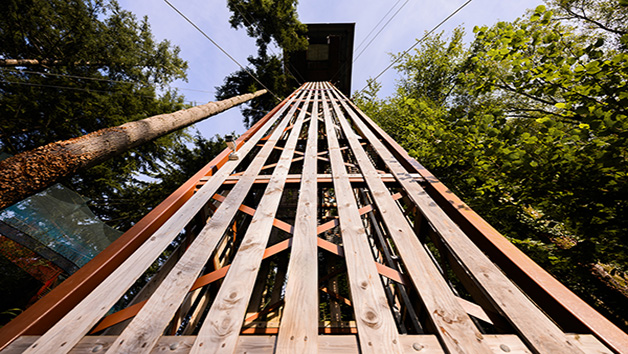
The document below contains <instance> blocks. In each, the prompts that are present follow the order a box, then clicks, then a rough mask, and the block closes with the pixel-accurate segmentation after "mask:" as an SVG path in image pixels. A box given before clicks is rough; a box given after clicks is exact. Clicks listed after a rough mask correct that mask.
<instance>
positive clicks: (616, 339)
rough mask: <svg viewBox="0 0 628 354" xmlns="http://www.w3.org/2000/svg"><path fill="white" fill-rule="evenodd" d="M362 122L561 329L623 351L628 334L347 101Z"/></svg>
mask: <svg viewBox="0 0 628 354" xmlns="http://www.w3.org/2000/svg"><path fill="white" fill-rule="evenodd" d="M349 103H350V104H351V105H352V106H353V108H354V109H355V111H356V112H357V113H358V115H359V116H360V117H361V118H362V120H363V122H364V123H365V124H366V125H367V126H369V127H370V128H371V129H372V131H373V132H374V133H375V134H376V135H377V136H378V138H380V139H381V140H382V141H383V143H384V144H385V145H386V146H387V147H388V149H389V150H390V151H391V152H392V153H393V154H394V155H395V156H396V157H397V158H398V159H399V161H400V162H401V163H403V164H404V166H406V168H408V171H409V172H410V173H414V172H417V173H419V174H420V175H421V176H422V177H423V178H424V179H425V191H426V192H427V193H428V194H429V195H430V197H432V199H434V201H435V202H436V203H437V204H438V205H439V206H440V207H441V208H442V209H443V210H444V211H445V212H446V213H447V215H448V216H449V217H451V218H452V220H454V221H455V222H456V223H457V224H458V225H459V226H460V228H461V229H462V230H463V231H464V232H465V234H467V235H468V236H469V237H470V238H471V240H473V242H474V243H475V244H477V245H478V247H480V249H482V251H483V252H484V253H486V254H487V255H488V256H489V257H490V259H491V260H492V261H493V262H495V263H496V264H497V265H498V266H499V267H500V268H501V269H502V270H503V271H504V272H505V273H506V274H507V275H508V277H509V278H510V279H511V280H512V281H514V282H515V283H516V284H517V285H518V286H519V287H521V288H522V289H523V290H524V291H525V292H526V294H527V295H528V296H530V298H531V299H532V300H533V301H534V302H535V303H536V304H538V305H539V306H540V307H541V308H542V309H543V311H545V312H546V313H547V314H549V315H550V317H552V319H553V320H554V321H556V322H557V323H558V324H559V325H560V326H561V327H562V328H563V330H564V331H565V332H576V333H578V332H579V333H592V334H594V335H595V336H596V337H597V338H598V339H600V340H601V341H602V342H604V343H605V344H606V345H607V346H608V347H609V348H611V349H613V350H614V351H616V352H618V353H625V352H626V350H627V349H626V348H628V334H626V333H625V332H623V331H622V330H621V329H619V328H618V327H617V326H615V325H614V324H613V323H612V322H611V321H609V320H608V319H606V318H605V317H604V316H602V315H601V314H600V313H599V312H597V311H596V310H595V309H593V308H592V307H591V306H590V305H589V304H587V303H586V302H584V301H583V300H582V299H580V298H579V297H578V296H577V295H576V294H574V293H573V292H572V291H571V290H569V289H568V288H567V287H565V286H564V285H563V284H562V283H561V282H559V281H558V280H556V278H554V277H553V276H552V275H551V274H549V273H548V272H547V271H546V270H544V269H543V268H541V267H540V266H539V265H538V264H536V263H535V262H534V261H533V260H531V259H530V258H529V257H528V256H526V255H525V254H524V253H523V252H522V251H521V250H519V249H518V248H517V247H516V246H515V245H513V244H512V243H511V242H510V241H508V240H507V239H506V238H505V237H504V236H503V235H501V234H500V233H499V232H498V231H497V230H495V229H494V228H493V227H492V226H491V225H489V224H488V223H487V222H486V221H485V220H484V219H482V217H480V216H479V215H478V214H476V213H475V212H474V211H473V210H472V209H471V208H469V206H467V205H466V204H465V203H464V202H463V201H462V200H460V198H458V197H457V196H456V195H455V194H454V193H453V192H452V191H450V190H449V189H448V188H447V187H446V186H445V185H444V184H443V183H441V182H440V181H439V180H438V179H437V178H436V177H435V176H434V175H433V174H432V173H431V172H430V171H428V170H427V169H426V168H425V167H423V166H422V165H421V164H420V163H419V162H418V161H416V160H415V159H413V158H412V157H410V155H409V154H408V152H407V151H405V149H403V148H402V147H401V146H400V145H399V144H398V143H397V142H396V141H394V140H393V139H392V138H391V137H390V136H389V135H388V134H386V132H384V131H383V130H382V129H381V128H380V127H379V126H378V125H377V124H375V123H374V122H373V121H372V120H371V119H370V118H369V117H368V116H366V115H365V114H364V113H363V112H362V111H360V109H359V108H357V107H356V106H355V105H354V104H353V103H352V102H350V101H349Z"/></svg>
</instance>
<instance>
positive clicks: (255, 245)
mask: <svg viewBox="0 0 628 354" xmlns="http://www.w3.org/2000/svg"><path fill="white" fill-rule="evenodd" d="M309 87H310V86H309V85H306V87H305V90H304V92H307V96H306V99H307V98H309V97H310V91H309V90H307V88H309ZM301 97H303V96H301ZM297 107H298V105H294V106H293V108H292V110H291V111H290V112H291V113H292V112H293V111H294V110H296V108H297ZM288 116H291V114H289V115H288ZM304 118H305V110H301V112H300V113H299V114H298V116H297V119H296V121H295V122H294V128H293V129H292V130H290V131H289V137H288V140H287V142H286V144H285V146H284V149H283V151H282V153H281V156H280V157H279V161H278V162H277V166H276V167H275V169H274V171H273V174H272V176H271V178H270V182H269V183H268V186H267V187H266V190H265V191H264V195H263V196H262V198H261V200H260V202H259V205H258V206H257V210H256V211H255V214H254V215H253V218H252V219H251V223H250V225H249V227H248V229H247V231H246V233H245V235H244V238H243V239H242V243H241V245H240V247H239V248H238V251H237V253H236V256H235V258H234V260H233V262H232V263H231V266H230V268H229V271H228V272H227V276H226V277H225V280H224V281H223V284H222V286H221V287H220V290H219V291H218V294H217V295H216V298H215V299H214V303H213V304H212V307H211V308H210V310H209V313H208V314H207V318H206V320H205V322H204V323H203V325H202V326H201V329H200V331H199V333H198V336H197V339H196V341H195V342H194V345H193V347H192V350H191V352H192V353H233V352H234V350H235V348H236V346H237V342H238V337H239V335H240V329H241V328H242V323H243V318H244V316H245V314H246V308H247V305H248V303H249V299H250V297H251V292H252V291H253V288H254V286H255V280H256V278H257V274H258V271H259V268H260V266H261V262H262V258H263V255H264V251H265V249H266V245H267V244H268V239H269V237H270V232H271V230H272V228H273V221H274V219H275V215H276V213H277V208H278V207H279V202H280V201H281V196H282V195H283V190H284V185H285V181H286V176H287V175H288V171H289V170H290V165H291V163H292V158H293V156H294V149H295V147H296V143H297V140H298V138H299V134H300V132H301V125H302V123H303V119H304ZM286 122H287V120H286ZM286 122H282V126H281V127H280V128H278V130H279V129H283V124H284V123H286ZM271 140H273V137H271V139H269V141H268V142H267V143H266V145H265V146H264V148H262V150H263V149H265V148H267V147H270V148H272V147H271V146H268V145H269V144H270V143H271ZM273 145H274V144H273ZM260 154H262V152H260ZM258 156H259V154H258ZM245 175H246V174H245ZM254 177H255V176H253V179H254ZM251 183H252V181H251ZM236 187H237V185H236ZM233 192H234V191H232V192H231V193H233ZM231 193H230V194H229V195H231ZM227 198H228V197H227ZM221 208H222V206H221ZM218 210H220V208H219V209H218ZM214 217H215V216H214Z"/></svg>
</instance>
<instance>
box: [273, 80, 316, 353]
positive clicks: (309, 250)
mask: <svg viewBox="0 0 628 354" xmlns="http://www.w3.org/2000/svg"><path fill="white" fill-rule="evenodd" d="M316 88H318V84H317V85H316V87H315V88H314V89H316ZM317 98H318V92H317V91H315V95H314V97H313V103H312V108H311V112H312V117H313V118H314V119H310V126H309V127H308V139H307V140H308V142H307V145H306V148H305V161H304V162H303V172H302V176H301V185H300V186H299V190H300V192H299V203H298V206H297V214H296V217H295V222H294V233H293V237H292V249H291V252H290V261H289V263H288V283H287V285H286V293H285V300H284V303H285V305H284V310H283V315H282V319H281V325H280V327H279V334H278V336H277V353H316V352H317V351H318V312H319V307H318V247H317V244H316V241H317V232H316V227H317V226H318V225H317V217H318V215H317V207H318V200H317V194H318V191H317V182H316V177H317V175H316V167H317V166H316V163H317V162H316V156H317V153H318V119H317V118H318V106H319V104H318V101H316V99H317Z"/></svg>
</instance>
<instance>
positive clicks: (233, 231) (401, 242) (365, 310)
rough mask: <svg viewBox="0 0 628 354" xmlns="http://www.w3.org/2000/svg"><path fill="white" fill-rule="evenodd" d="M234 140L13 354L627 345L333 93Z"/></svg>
mask: <svg viewBox="0 0 628 354" xmlns="http://www.w3.org/2000/svg"><path fill="white" fill-rule="evenodd" d="M236 145H237V146H238V149H237V152H236V155H237V156H233V155H232V156H231V158H230V157H229V156H230V155H231V154H230V151H229V150H226V151H224V152H223V153H221V154H220V155H219V156H218V157H216V158H215V159H214V160H213V161H212V162H210V163H209V164H208V165H207V166H206V167H205V168H204V169H203V170H201V171H199V173H198V174H197V175H195V176H194V177H192V179H191V180H190V181H188V182H187V183H186V184H185V185H183V186H181V188H179V190H177V191H176V192H175V193H174V194H173V195H172V196H171V197H169V198H168V199H167V200H165V201H164V202H163V203H162V204H161V205H160V206H158V207H157V208H155V209H154V210H153V211H152V212H151V213H150V214H149V215H147V216H146V218H144V219H143V220H142V221H140V222H139V223H138V224H137V225H135V226H134V227H133V228H132V229H130V230H129V231H127V233H125V234H124V235H123V236H122V237H121V238H120V239H119V240H118V241H116V242H115V243H114V244H112V246H110V247H109V248H108V249H107V250H105V251H104V252H103V253H101V254H100V255H98V256H97V257H96V258H94V260H92V261H91V262H90V263H88V264H87V265H86V266H85V267H83V268H81V269H80V270H79V271H78V272H76V273H75V274H74V275H73V276H72V277H70V278H69V279H68V280H66V281H65V282H64V283H62V284H61V285H60V286H59V287H58V288H56V289H54V290H53V291H52V292H51V293H50V294H49V295H47V296H46V297H44V298H43V299H42V300H40V301H39V302H38V303H36V304H35V305H34V306H32V307H31V308H29V309H28V310H27V311H25V312H24V313H23V314H22V315H21V316H19V317H18V318H16V319H15V320H14V321H13V322H11V323H10V324H9V325H7V326H6V327H5V328H3V329H2V331H1V332H0V340H1V343H2V345H3V348H4V350H3V353H14V352H27V353H67V352H72V353H99V352H108V353H188V352H189V353H234V352H238V353H243V352H246V353H273V352H275V353H316V352H320V353H332V352H333V353H358V352H363V353H402V352H404V353H419V354H422V353H611V352H622V351H626V350H628V349H627V348H628V336H627V335H626V334H625V333H623V332H622V331H621V330H619V329H618V328H617V327H615V326H614V325H612V324H611V323H610V322H609V321H608V320H606V319H605V318H604V317H603V316H601V315H600V314H599V313H597V312H595V311H594V310H593V309H592V308H590V307H589V306H588V305H586V304H585V303H584V302H583V301H582V300H581V299H579V298H578V297H577V296H575V295H574V294H573V293H571V292H570V291H569V290H567V289H566V288H565V287H564V286H562V285H561V284H560V283H559V282H558V281H556V280H555V279H554V278H552V277H551V276H550V275H549V274H548V273H546V272H545V271H543V270H542V269H541V268H540V267H539V266H537V265H536V264H534V263H533V262H532V261H531V260H530V259H529V258H527V257H526V256H525V255H523V253H521V252H520V251H519V250H517V249H516V248H515V247H514V246H513V245H512V244H510V243H509V242H508V241H507V240H506V239H505V238H504V237H503V236H501V235H499V234H498V233H497V232H496V231H495V230H494V229H493V228H491V227H490V226H489V225H488V224H486V222H484V221H483V220H482V219H481V218H480V217H479V216H478V215H477V214H475V213H474V212H473V211H472V210H471V209H469V208H468V207H467V206H466V205H465V204H464V203H462V202H461V201H460V200H459V199H458V198H457V197H456V196H455V195H454V194H452V193H451V192H450V191H449V190H447V189H446V188H445V187H444V186H443V185H442V184H441V183H440V182H439V181H438V180H437V179H436V178H435V177H434V176H433V175H432V174H430V173H429V171H427V170H426V169H425V168H424V167H422V166H421V165H420V164H419V163H418V162H417V161H415V160H413V159H412V158H411V157H410V156H408V154H407V153H406V152H405V151H404V150H403V149H402V148H401V147H400V146H399V145H397V144H396V143H395V142H394V141H393V140H392V139H391V138H390V137H389V136H388V135H386V133H384V132H383V131H382V130H381V129H380V128H379V127H377V126H376V125H375V124H374V123H373V122H372V121H371V120H370V119H369V118H368V117H367V116H365V115H364V114H363V113H362V112H361V111H360V110H359V109H358V108H357V107H355V106H354V105H353V103H352V102H351V101H350V100H348V99H347V98H346V97H345V96H344V95H343V94H342V93H341V92H340V91H339V90H337V89H336V88H335V87H333V86H332V85H331V84H329V83H328V82H308V83H305V84H304V85H302V86H301V87H300V88H299V89H297V90H296V91H295V92H294V93H293V94H292V95H291V96H289V97H288V98H286V99H285V100H284V101H283V102H282V103H281V104H279V105H278V106H277V107H276V108H275V109H273V110H272V111H271V112H270V113H269V114H268V115H266V116H265V117H264V118H263V119H262V120H261V121H260V122H258V123H257V124H256V125H255V126H254V127H252V128H251V130H249V131H248V132H247V133H245V134H244V135H243V136H242V137H241V138H240V139H239V140H238V141H237V144H236ZM164 250H167V252H166V253H164ZM147 270H148V271H149V272H150V273H151V274H152V277H151V278H150V280H148V281H147V282H144V283H140V282H138V279H144V278H145V277H144V276H143V274H145V273H146V272H147ZM129 289H132V290H131V291H129Z"/></svg>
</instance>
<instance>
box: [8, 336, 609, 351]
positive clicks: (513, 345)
mask: <svg viewBox="0 0 628 354" xmlns="http://www.w3.org/2000/svg"><path fill="white" fill-rule="evenodd" d="M567 336H568V337H569V338H571V339H572V340H573V341H574V342H575V343H577V345H578V346H579V347H580V348H581V349H582V350H583V351H584V352H585V353H587V354H612V353H613V351H611V350H610V349H608V348H606V347H605V346H604V345H602V344H601V342H600V341H599V340H598V339H597V338H595V337H594V336H592V335H590V334H568V335H567ZM37 338H38V336H22V337H20V338H18V339H17V340H16V341H15V342H13V343H11V345H10V346H9V347H7V348H6V349H5V350H4V351H2V354H18V353H22V352H23V351H24V349H26V348H27V347H28V346H29V345H31V344H32V343H34V342H35V340H36V339H37ZM115 339H116V337H115V336H101V337H85V338H83V339H81V341H80V342H79V343H78V344H77V346H76V347H74V349H72V351H71V352H70V353H72V354H94V353H103V352H104V351H105V350H107V349H108V348H109V347H110V346H111V343H112V342H113V341H114V340H115ZM195 339H196V337H195V336H177V337H175V336H163V337H161V338H160V339H159V342H158V343H157V345H156V346H155V348H153V350H152V352H151V354H161V353H168V354H187V353H189V352H190V348H191V347H192V343H193V342H194V340H195ZM399 339H400V341H401V345H402V346H403V352H404V353H406V354H443V353H445V351H443V349H442V347H441V345H440V343H439V341H438V338H436V336H434V335H430V334H427V335H400V336H399ZM485 340H486V342H487V343H488V345H489V347H490V348H491V350H492V353H495V354H505V353H508V354H530V353H531V351H530V350H529V349H528V348H527V347H526V346H525V344H524V343H523V342H522V341H521V339H520V338H519V337H517V336H516V335H512V334H487V335H485ZM275 341H276V337H275V336H268V335H255V336H250V335H247V336H240V337H239V339H238V346H237V348H236V351H235V352H236V353H247V354H271V353H274V352H275V348H276V346H275ZM318 342H319V348H318V353H320V354H358V353H360V350H359V347H358V341H357V338H356V336H355V335H333V336H330V335H319V336H318Z"/></svg>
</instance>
